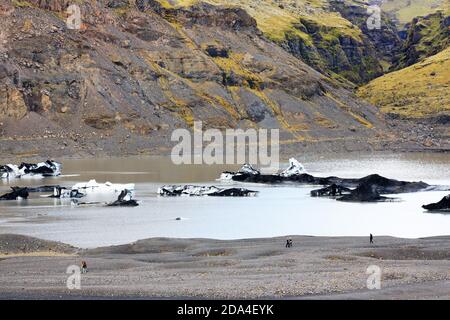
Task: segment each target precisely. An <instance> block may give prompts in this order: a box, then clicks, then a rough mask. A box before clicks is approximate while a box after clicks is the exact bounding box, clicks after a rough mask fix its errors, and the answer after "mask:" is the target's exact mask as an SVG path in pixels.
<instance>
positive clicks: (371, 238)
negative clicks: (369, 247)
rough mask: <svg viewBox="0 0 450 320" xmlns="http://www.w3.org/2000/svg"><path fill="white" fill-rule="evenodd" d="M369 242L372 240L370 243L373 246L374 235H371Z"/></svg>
mask: <svg viewBox="0 0 450 320" xmlns="http://www.w3.org/2000/svg"><path fill="white" fill-rule="evenodd" d="M369 240H370V243H371V244H372V243H373V235H372V234H370V237H369Z"/></svg>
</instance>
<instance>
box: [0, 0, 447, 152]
mask: <svg viewBox="0 0 450 320" xmlns="http://www.w3.org/2000/svg"><path fill="white" fill-rule="evenodd" d="M71 3H72V2H71V1H68V0H29V1H18V0H0V18H1V19H0V139H1V141H0V152H1V153H2V154H3V155H7V156H11V157H17V156H24V157H25V156H27V157H28V156H30V157H32V156H42V155H49V156H54V157H58V156H64V155H93V154H95V155H113V154H114V155H116V154H167V153H169V152H170V151H171V146H172V145H174V144H175V142H173V143H171V142H170V138H171V133H172V131H173V130H174V129H176V128H192V125H193V122H194V121H195V120H201V121H203V126H204V128H205V129H206V128H218V129H225V128H243V129H247V128H279V129H280V138H281V143H282V151H284V153H292V150H294V151H296V152H298V150H308V148H310V149H311V150H314V151H320V150H322V151H344V150H345V151H348V150H363V149H364V150H371V149H386V148H390V147H394V148H403V147H404V148H406V149H408V150H410V149H422V148H423V147H424V146H425V147H432V148H443V145H441V144H437V143H433V144H432V145H430V144H429V143H426V141H425V140H423V139H421V140H418V141H411V140H408V139H406V140H405V141H404V142H405V144H402V143H398V139H397V138H398V136H399V134H398V131H405V130H407V131H408V130H409V131H411V130H413V131H414V132H416V133H417V132H419V134H420V132H422V131H427V130H428V129H427V128H426V127H425V128H422V127H420V128H417V127H415V125H410V124H409V123H403V122H397V121H396V120H392V121H389V122H387V121H386V119H385V117H384V116H383V115H382V114H381V113H380V112H379V110H378V109H376V108H375V107H373V106H371V105H370V104H368V103H366V102H363V101H362V100H361V99H359V98H357V97H356V96H354V94H353V93H352V92H351V91H349V90H348V88H349V87H351V86H352V85H353V84H352V83H351V82H350V81H353V82H355V83H362V82H365V81H368V80H370V79H371V78H373V77H375V76H377V75H380V74H381V73H382V72H383V70H385V69H386V66H388V65H389V64H390V63H391V60H392V59H393V57H394V53H393V52H395V48H398V47H399V46H398V43H397V41H399V40H398V39H399V38H398V37H397V35H396V29H395V26H394V25H393V24H391V23H385V24H383V25H384V26H385V27H384V29H382V30H380V31H378V33H376V32H375V33H368V30H365V29H364V25H365V23H364V21H365V20H364V19H365V16H364V14H365V13H364V12H365V11H364V10H365V9H364V8H365V7H364V6H366V4H364V3H363V2H359V1H356V0H355V1H353V0H351V1H350V0H346V1H344V2H342V1H332V0H307V1H294V2H290V1H287V0H277V1H269V0H263V1H256V0H239V1H237V0H205V1H201V2H200V1H197V0H178V1H175V0H98V1H94V2H92V1H85V0H77V1H76V3H77V4H78V5H79V6H80V8H81V17H82V24H81V28H80V29H79V30H71V29H69V28H68V27H67V24H66V21H67V18H68V14H67V12H66V8H67V7H68V6H69V5H70V4H71ZM352 6H354V7H355V8H354V9H355V10H349V8H350V7H352ZM292 39H294V40H292ZM302 48H303V49H302ZM308 64H310V65H311V66H312V67H311V66H309V65H308ZM320 71H322V73H321V72H320ZM346 88H347V89H346ZM393 124H394V125H395V128H394V127H393V126H392V125H393ZM420 135H421V134H420ZM431 138H432V139H434V137H433V136H432V137H430V139H431ZM427 139H428V136H427ZM434 140H435V139H434ZM434 140H433V141H434Z"/></svg>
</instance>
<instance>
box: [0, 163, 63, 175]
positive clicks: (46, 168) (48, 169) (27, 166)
mask: <svg viewBox="0 0 450 320" xmlns="http://www.w3.org/2000/svg"><path fill="white" fill-rule="evenodd" d="M60 174H61V164H60V163H58V162H56V161H53V160H47V161H45V162H39V163H21V164H20V165H15V164H5V165H0V178H1V179H15V178H24V177H42V178H43V177H54V176H59V175H60Z"/></svg>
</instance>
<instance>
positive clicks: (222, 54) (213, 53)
mask: <svg viewBox="0 0 450 320" xmlns="http://www.w3.org/2000/svg"><path fill="white" fill-rule="evenodd" d="M205 50H206V52H207V53H208V55H209V56H210V57H213V58H217V57H219V58H228V57H229V50H228V49H226V48H219V47H217V46H214V45H208V47H207V48H206V49H205Z"/></svg>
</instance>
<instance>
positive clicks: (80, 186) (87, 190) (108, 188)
mask: <svg viewBox="0 0 450 320" xmlns="http://www.w3.org/2000/svg"><path fill="white" fill-rule="evenodd" d="M74 190H76V191H78V192H80V193H82V194H84V195H89V194H108V193H121V192H122V191H123V190H129V191H130V192H132V191H134V183H130V184H115V183H111V182H106V183H97V181H95V180H90V181H89V182H80V183H77V184H76V185H74V186H73V187H72V191H74Z"/></svg>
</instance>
